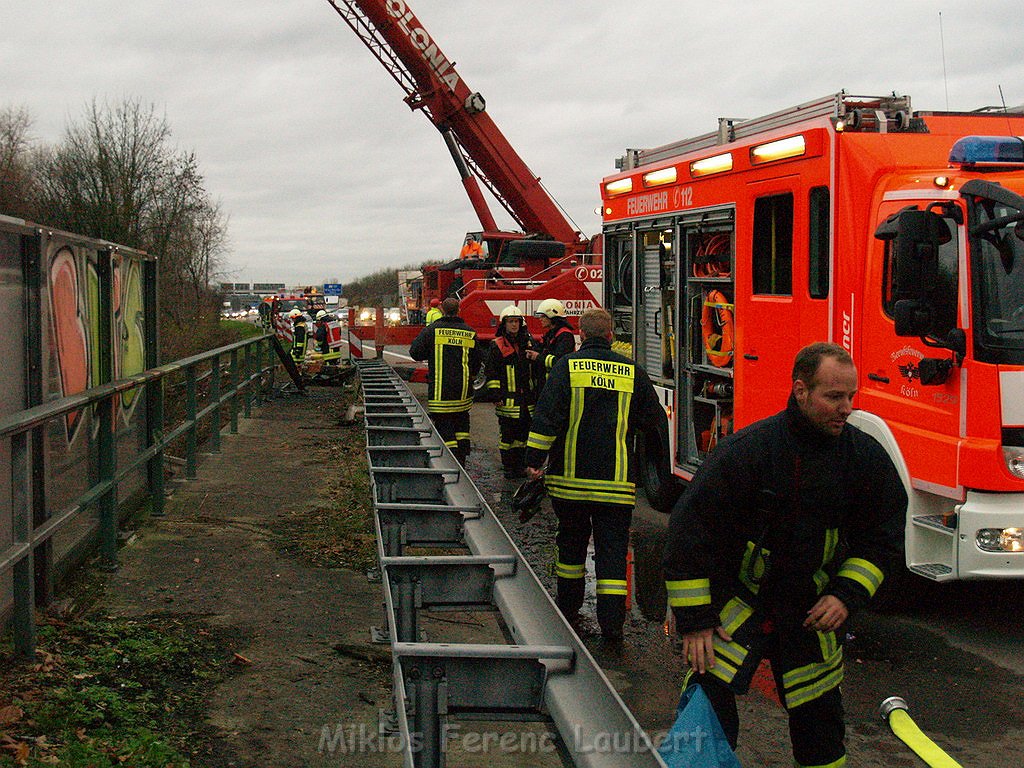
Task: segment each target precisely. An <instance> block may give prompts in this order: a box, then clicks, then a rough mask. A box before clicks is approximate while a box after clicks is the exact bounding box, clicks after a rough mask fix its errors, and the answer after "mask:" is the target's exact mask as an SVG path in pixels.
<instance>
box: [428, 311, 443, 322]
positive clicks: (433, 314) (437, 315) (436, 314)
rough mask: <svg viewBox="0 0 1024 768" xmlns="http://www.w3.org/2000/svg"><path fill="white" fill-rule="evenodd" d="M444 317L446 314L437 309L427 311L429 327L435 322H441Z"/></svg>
mask: <svg viewBox="0 0 1024 768" xmlns="http://www.w3.org/2000/svg"><path fill="white" fill-rule="evenodd" d="M442 317H444V313H443V312H442V311H441V310H440V309H438V308H437V307H431V308H430V309H428V310H427V325H430V324H431V323H432V322H434V321H435V320H440V319H441V318H442Z"/></svg>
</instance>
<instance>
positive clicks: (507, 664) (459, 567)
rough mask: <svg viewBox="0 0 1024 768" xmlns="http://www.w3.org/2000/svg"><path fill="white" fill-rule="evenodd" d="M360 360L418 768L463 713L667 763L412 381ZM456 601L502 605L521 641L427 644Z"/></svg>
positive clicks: (596, 760)
mask: <svg viewBox="0 0 1024 768" xmlns="http://www.w3.org/2000/svg"><path fill="white" fill-rule="evenodd" d="M358 366H359V373H360V378H361V382H362V390H363V399H364V413H365V420H366V436H367V437H366V439H367V457H368V461H369V467H370V475H371V485H372V490H373V504H374V513H375V522H376V530H377V552H378V557H379V559H380V566H381V575H382V578H381V581H382V584H383V592H384V604H385V609H386V614H387V630H386V632H381V631H380V630H378V631H377V637H378V639H380V640H384V641H388V642H390V643H391V650H392V672H393V697H394V707H395V710H394V713H393V716H392V718H391V720H392V722H393V724H394V728H395V730H396V731H397V732H398V733H399V734H400V735H401V739H400V743H401V744H402V745H403V753H402V754H403V761H404V765H405V766H406V768H443V766H444V765H445V759H446V751H447V749H446V744H445V738H446V734H447V733H449V726H450V724H449V720H451V719H455V720H462V719H466V720H500V721H502V722H503V723H510V722H516V721H519V722H534V721H539V722H545V723H550V724H552V725H553V726H554V727H555V729H556V730H557V731H558V734H559V738H560V740H561V744H560V747H561V754H562V755H563V756H564V758H565V759H566V760H568V761H569V764H571V765H576V766H587V767H588V768H613V767H618V766H622V767H623V768H625V767H626V766H629V768H637V767H638V766H641V767H642V766H664V765H665V764H664V762H663V761H662V760H661V758H660V757H659V756H658V754H657V752H656V751H655V748H654V746H653V745H652V743H651V740H650V738H649V737H648V736H647V734H646V733H645V732H644V731H643V729H642V728H641V727H640V725H639V724H638V723H637V721H636V720H635V718H634V717H633V715H632V714H631V713H630V712H629V710H628V709H627V708H626V705H625V704H624V703H623V701H622V699H621V698H620V697H619V695H618V693H616V691H615V689H614V687H612V685H611V683H610V682H609V681H608V679H607V678H606V677H605V675H604V673H603V672H602V671H601V669H600V667H598V665H597V664H596V662H595V661H594V659H593V657H592V656H591V655H590V652H589V651H588V650H587V648H586V647H585V646H584V645H583V643H582V642H581V641H580V639H579V638H578V637H577V636H576V634H575V633H574V632H573V631H572V629H571V628H570V627H569V625H568V623H566V621H565V619H564V618H563V617H562V615H561V613H560V612H559V611H558V608H557V607H556V606H555V604H554V602H553V601H552V599H551V597H550V596H549V595H548V593H547V591H546V590H545V589H544V587H543V585H542V584H541V583H540V581H539V580H538V579H537V576H536V574H534V572H533V570H532V569H531V568H530V566H529V565H528V564H527V562H526V560H525V559H524V557H523V555H522V554H521V553H520V552H519V550H518V548H517V547H516V545H515V544H514V543H513V542H512V540H511V539H510V538H509V536H508V533H507V532H506V531H505V529H504V527H503V526H502V525H501V523H500V521H499V520H498V519H497V517H495V515H494V514H493V513H492V512H491V510H490V508H489V507H488V505H487V503H486V502H485V501H484V499H483V497H482V496H481V494H480V492H479V490H477V488H476V486H475V485H474V484H473V482H472V480H471V479H470V478H469V476H468V475H467V474H466V472H465V471H464V470H463V469H462V467H461V466H460V465H459V464H458V462H457V461H456V460H455V458H454V456H453V455H452V454H451V452H450V451H449V450H448V449H447V448H445V446H444V444H443V442H442V440H441V439H440V437H439V436H438V434H437V432H436V430H435V429H434V428H433V426H432V425H431V422H430V420H429V418H428V417H427V415H426V413H425V412H424V411H423V408H422V406H421V405H420V404H419V402H418V401H417V400H416V398H415V397H414V396H413V395H412V393H411V392H410V391H409V389H408V387H407V385H406V384H405V383H404V382H403V381H402V380H401V379H400V378H399V377H398V375H397V374H396V373H395V372H394V371H392V370H391V369H389V368H388V367H387V366H386V365H385V364H384V363H382V362H380V361H377V360H367V361H359V362H358ZM423 547H426V548H429V550H431V551H436V550H438V549H441V550H449V549H455V550H460V553H459V554H443V555H436V554H430V555H410V554H408V552H410V551H412V550H413V549H414V548H423ZM453 609H461V610H465V611H477V610H492V611H494V610H496V611H497V612H499V613H500V616H501V628H502V633H503V635H504V636H505V638H506V639H507V640H508V641H509V642H504V643H494V644H490V643H449V642H424V641H423V631H422V627H421V619H422V618H423V617H424V614H425V613H426V612H431V611H440V610H453ZM507 727H509V728H511V727H512V726H511V725H508V726H507ZM530 764H531V765H532V764H533V762H531V763H530Z"/></svg>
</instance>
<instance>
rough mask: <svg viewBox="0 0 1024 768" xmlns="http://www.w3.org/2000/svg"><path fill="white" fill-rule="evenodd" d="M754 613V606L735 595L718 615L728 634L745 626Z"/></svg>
mask: <svg viewBox="0 0 1024 768" xmlns="http://www.w3.org/2000/svg"><path fill="white" fill-rule="evenodd" d="M753 614H754V609H753V608H751V607H750V606H749V605H747V604H746V603H745V602H743V601H742V600H740V599H739V598H738V597H734V598H732V599H731V600H730V601H729V602H728V603H726V604H725V606H724V607H723V608H722V610H721V611H720V612H719V614H718V616H719V620H720V621H721V622H722V629H724V630H725V631H726V633H727V634H730V635H731V634H732V633H734V632H735V631H736V630H737V629H739V628H740V627H741V626H743V624H744V622H746V620H747V619H749V618H750V617H751V616H752V615H753Z"/></svg>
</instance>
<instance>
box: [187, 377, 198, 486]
mask: <svg viewBox="0 0 1024 768" xmlns="http://www.w3.org/2000/svg"><path fill="white" fill-rule="evenodd" d="M196 410H197V408H196V367H195V365H190V366H189V367H188V368H186V369H185V420H186V421H188V422H189V424H191V425H192V426H190V427H189V429H188V432H186V433H185V477H187V478H188V479H189V480H195V479H196V430H197V429H198V427H199V425H198V424H197V423H196Z"/></svg>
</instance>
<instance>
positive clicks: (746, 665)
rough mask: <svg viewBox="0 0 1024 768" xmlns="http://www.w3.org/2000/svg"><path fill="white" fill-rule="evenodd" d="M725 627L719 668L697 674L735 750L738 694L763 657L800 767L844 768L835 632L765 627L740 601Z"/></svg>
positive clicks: (718, 647) (728, 610)
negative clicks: (784, 710)
mask: <svg viewBox="0 0 1024 768" xmlns="http://www.w3.org/2000/svg"><path fill="white" fill-rule="evenodd" d="M721 615H722V626H723V628H725V630H726V631H727V632H729V633H730V634H731V635H732V640H731V641H724V640H722V639H721V638H720V637H718V636H717V634H716V636H715V638H714V644H715V666H714V667H713V668H712V669H709V670H708V671H707V672H706V673H705V674H703V675H694V676H693V677H692V678H691V683H697V684H699V685H700V686H701V687H702V688H703V689H704V692H705V693H706V694H707V696H708V699H709V700H710V701H711V706H712V707H713V708H714V710H715V714H716V715H718V720H719V722H721V724H722V729H723V730H724V731H725V735H726V737H727V738H728V739H729V743H730V744H731V745H732V746H733V748H734V749H735V747H736V739H737V737H738V735H739V715H738V713H737V709H736V694H738V693H739V694H743V693H746V691H747V690H748V688H749V686H750V682H751V680H752V679H753V677H754V673H755V672H756V671H757V667H758V665H759V664H760V663H761V659H762V658H767V659H769V661H770V663H771V668H772V677H773V678H774V680H775V688H776V690H777V691H778V693H779V698H780V699H781V700H782V702H783V706H784V707H785V708H786V712H787V714H788V715H789V738H790V742H791V744H792V747H793V758H794V761H795V764H796V765H797V766H798V768H840V767H841V766H843V765H845V764H846V748H845V746H844V744H843V742H844V739H845V736H846V728H845V725H844V722H843V699H842V694H841V692H840V690H839V683H840V682H841V681H842V676H843V661H842V647H841V646H839V645H838V643H837V641H836V637H835V633H834V632H815V631H810V630H806V629H803V628H802V627H794V628H792V629H789V630H787V631H779V630H777V629H769V630H766V629H765V626H766V625H765V624H764V623H763V619H762V618H761V617H759V616H758V614H756V613H754V612H753V611H752V610H751V609H750V608H749V606H747V605H746V603H744V602H743V601H742V600H739V599H734V600H731V601H730V602H729V603H727V604H726V606H725V608H723V610H722V614H721Z"/></svg>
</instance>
